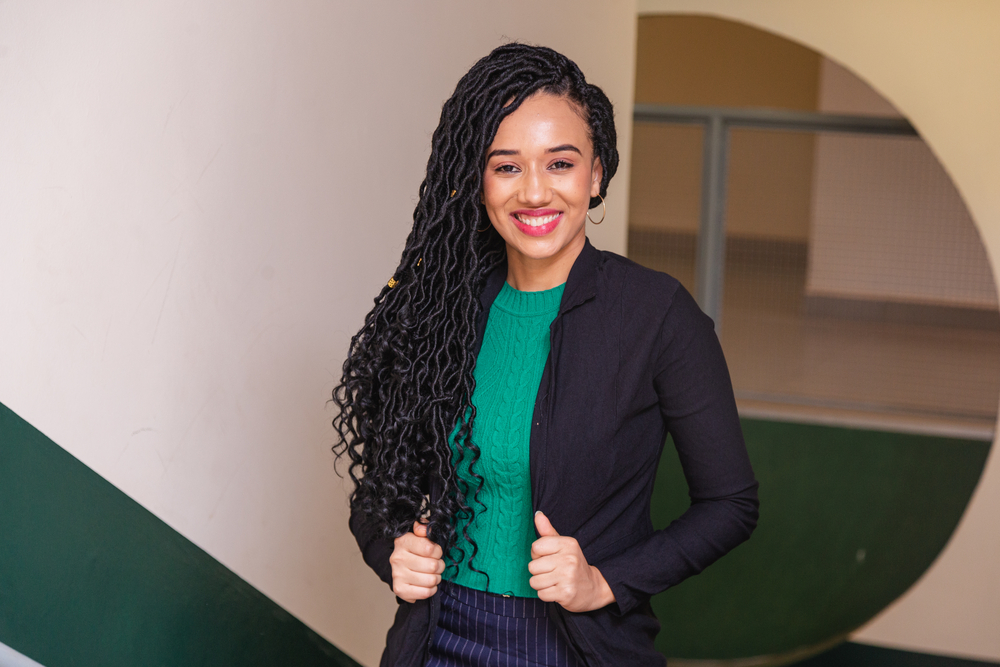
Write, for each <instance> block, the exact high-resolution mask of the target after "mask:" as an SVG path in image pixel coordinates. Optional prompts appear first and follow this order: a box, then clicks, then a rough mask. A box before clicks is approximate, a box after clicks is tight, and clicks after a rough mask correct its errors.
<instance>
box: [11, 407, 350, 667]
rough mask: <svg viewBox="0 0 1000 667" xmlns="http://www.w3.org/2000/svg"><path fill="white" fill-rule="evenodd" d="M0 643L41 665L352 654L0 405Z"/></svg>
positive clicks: (279, 661) (324, 660) (290, 660)
mask: <svg viewBox="0 0 1000 667" xmlns="http://www.w3.org/2000/svg"><path fill="white" fill-rule="evenodd" d="M332 574H333V573H331V576H332ZM330 604H338V602H337V601H336V600H331V601H330ZM339 604H344V602H340V603H339ZM0 642H3V643H5V644H7V645H8V646H10V647H11V648H13V649H15V650H17V651H19V652H21V653H23V654H24V655H26V656H28V657H30V658H32V659H34V660H37V661H38V662H40V663H42V664H43V665H45V667H91V666H92V667H136V666H139V665H142V666H143V667H154V666H160V665H162V666H163V667H177V666H178V665H184V666H185V667H194V666H197V665H205V666H206V667H207V666H213V667H216V666H219V665H224V666H226V667H238V666H242V665H248V666H249V665H296V666H299V665H301V666H306V667H311V666H316V667H320V666H323V667H356V666H357V664H358V663H356V662H355V661H354V660H352V659H350V658H349V657H348V656H347V655H345V654H344V653H343V652H341V651H340V650H338V649H337V648H336V647H335V646H333V645H331V644H330V643H329V642H327V641H326V640H325V639H323V638H322V637H320V636H319V635H317V634H316V633H315V632H313V631H312V630H310V629H309V628H308V627H306V626H305V625H304V624H303V623H302V622H301V621H299V620H298V619H296V618H294V617H293V616H292V615H291V614H289V613H288V612H286V611H285V610H284V609H282V608H281V607H279V606H278V605H277V604H275V603H274V602H273V601H271V600H270V599H268V598H267V597H266V596H264V595H263V594H262V593H260V592H259V591H258V590H257V589H255V588H253V587H252V586H251V585H250V584H248V583H247V582H245V581H244V580H242V579H240V578H239V577H238V576H236V575H235V574H234V573H233V572H231V571H230V570H228V569H227V568H225V567H224V566H223V565H221V564H220V563H219V562H218V561H216V560H215V559H214V558H212V557H211V556H209V555H208V554H207V553H205V552H204V551H202V550H201V549H199V548H198V547H196V546H195V545H194V544H192V543H191V542H190V541H188V540H187V539H185V538H184V537H183V536H181V535H180V534H179V533H177V532H176V531H174V530H173V529H172V528H170V527H169V526H167V525H166V524H165V523H163V522H162V521H160V520H159V519H157V518H156V517H155V516H153V515H152V514H151V513H150V512H148V511H147V510H145V509H144V508H143V507H141V506H140V505H139V504H138V503H136V502H135V501H133V500H132V499H131V498H129V497H128V496H126V495H125V494H124V493H122V492H121V491H119V490H118V489H117V488H115V487H114V486H113V485H112V484H111V483H109V482H108V481H107V480H105V479H103V478H102V477H101V476H100V475H98V474H97V473H95V472H94V471H92V470H91V469H90V468H88V467H86V466H85V465H83V464H82V463H81V462H80V461H78V460H77V459H75V458H73V457H72V456H71V455H70V454H69V453H67V452H66V451H65V450H63V449H62V448H61V447H59V446H58V445H56V444H55V443H53V442H52V441H51V440H49V439H48V438H46V437H45V436H44V435H42V434H41V433H39V432H38V431H37V430H36V429H34V428H33V427H31V426H30V425H29V424H28V423H26V422H25V421H24V420H22V419H20V418H19V417H18V416H17V415H15V414H14V413H13V412H11V411H10V410H9V409H8V408H6V407H5V406H3V405H2V404H0Z"/></svg>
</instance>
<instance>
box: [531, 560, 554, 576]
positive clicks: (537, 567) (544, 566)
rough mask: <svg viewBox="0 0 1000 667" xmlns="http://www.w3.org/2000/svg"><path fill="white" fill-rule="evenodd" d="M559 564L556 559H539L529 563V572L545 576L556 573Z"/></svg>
mask: <svg viewBox="0 0 1000 667" xmlns="http://www.w3.org/2000/svg"><path fill="white" fill-rule="evenodd" d="M557 565H558V563H557V562H556V559H555V558H548V557H546V558H538V559H536V560H533V561H531V562H530V563H528V572H530V573H531V574H544V573H546V572H554V571H555V569H556V567H557Z"/></svg>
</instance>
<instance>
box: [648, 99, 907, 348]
mask: <svg viewBox="0 0 1000 667" xmlns="http://www.w3.org/2000/svg"><path fill="white" fill-rule="evenodd" d="M632 118H633V120H634V121H635V122H636V123H658V124H672V125H677V124H696V125H703V126H704V127H705V132H704V139H703V142H702V146H703V152H704V159H703V163H702V177H701V220H700V223H699V227H698V241H697V256H696V259H695V291H696V293H695V298H696V299H697V301H698V305H699V306H701V309H702V310H704V311H705V313H707V314H708V315H709V317H711V318H712V320H713V321H714V322H715V331H716V333H718V332H719V331H720V330H721V323H722V291H723V282H724V278H725V276H724V271H725V261H726V182H727V179H728V170H729V134H730V130H731V129H732V128H734V127H749V128H757V129H768V130H789V131H793V132H848V133H852V134H878V135H896V136H911V137H918V136H920V135H919V134H918V133H917V130H916V129H915V128H914V127H913V126H912V125H911V124H910V122H909V121H907V120H906V119H905V118H890V117H880V116H856V115H847V114H831V113H823V112H815V111H792V110H787V109H766V108H742V107H713V106H685V105H655V104H636V105H635V107H634V108H633V112H632Z"/></svg>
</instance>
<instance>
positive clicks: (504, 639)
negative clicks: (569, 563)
mask: <svg viewBox="0 0 1000 667" xmlns="http://www.w3.org/2000/svg"><path fill="white" fill-rule="evenodd" d="M438 590H439V592H440V593H441V615H440V616H439V617H438V626H437V630H436V631H435V633H434V638H433V640H432V641H431V646H430V653H429V656H428V659H427V663H426V667H584V664H583V662H582V661H581V660H580V659H579V658H578V657H577V655H576V652H575V651H574V650H573V648H572V647H571V646H570V645H569V643H568V642H567V641H566V638H565V637H564V636H563V635H562V633H561V632H560V631H559V630H558V628H557V627H556V625H555V623H553V622H552V620H551V619H550V618H549V616H548V613H547V611H546V603H545V602H542V601H541V600H539V599H538V598H520V597H503V596H502V595H495V594H492V593H484V592H483V591H477V590H475V589H472V588H467V587H465V586H460V585H458V584H454V583H451V582H447V581H443V582H441V585H440V586H439V588H438Z"/></svg>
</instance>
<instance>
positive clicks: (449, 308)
mask: <svg viewBox="0 0 1000 667" xmlns="http://www.w3.org/2000/svg"><path fill="white" fill-rule="evenodd" d="M538 91H545V92H549V93H552V94H555V95H561V96H565V97H567V98H568V99H569V100H571V101H572V102H573V103H574V105H575V106H576V107H577V108H578V110H579V112H580V114H581V116H582V117H583V118H584V120H585V121H586V122H587V124H588V127H589V128H590V138H591V141H592V143H593V146H594V154H595V156H597V157H598V158H599V159H600V160H601V165H602V166H603V168H604V174H603V178H602V180H601V188H600V193H601V196H604V195H606V194H607V186H608V182H609V181H610V180H611V178H612V176H614V174H615V171H616V170H617V168H618V150H617V147H616V141H617V137H616V133H615V124H614V111H613V108H612V105H611V102H610V101H609V100H608V98H607V96H606V95H605V94H604V93H603V92H602V91H601V89H600V88H598V87H597V86H593V85H590V84H588V83H587V82H586V79H585V78H584V76H583V73H582V72H581V71H580V69H579V67H577V66H576V64H575V63H574V62H573V61H571V60H569V59H568V58H566V57H565V56H563V55H561V54H559V53H557V52H555V51H553V50H552V49H548V48H544V47H537V46H528V45H525V44H517V43H511V44H505V45H503V46H500V47H498V48H496V49H494V50H493V51H492V52H491V53H490V54H489V55H488V56H486V57H485V58H483V59H481V60H480V61H479V62H477V63H476V64H475V65H474V66H473V67H472V69H470V70H469V71H468V72H467V73H466V74H465V76H463V77H462V79H461V80H460V81H459V82H458V86H457V87H456V88H455V92H454V93H453V94H452V96H451V97H450V98H449V99H448V101H446V102H445V103H444V107H443V108H442V111H441V120H440V122H439V123H438V126H437V129H436V130H435V131H434V135H433V137H432V140H431V154H430V158H429V159H428V161H427V174H426V177H425V178H424V181H423V183H421V184H420V190H419V195H420V198H419V202H418V203H417V207H416V209H415V210H414V212H413V228H412V230H411V231H410V234H409V236H408V237H407V239H406V247H405V248H404V249H403V254H402V258H401V259H400V262H399V266H398V267H397V268H396V272H395V274H394V276H393V280H392V281H390V284H389V285H387V286H386V287H383V288H382V291H381V293H380V294H379V295H378V297H376V299H375V307H374V308H372V310H371V312H369V313H368V315H367V316H366V317H365V322H364V326H362V328H361V330H360V331H359V332H358V333H357V335H355V336H354V337H353V338H352V339H351V345H350V349H349V352H348V356H347V360H346V361H345V362H344V367H343V376H342V378H341V380H340V384H339V385H338V386H337V387H336V389H334V391H333V402H334V403H335V404H336V405H337V407H338V408H339V413H338V414H337V416H336V417H335V418H334V420H333V426H334V429H335V430H336V433H337V437H338V440H337V443H336V444H335V445H334V446H333V450H334V452H335V453H336V454H337V456H338V458H340V457H343V456H345V455H346V456H347V458H348V459H349V461H350V465H349V473H350V476H351V479H352V480H353V482H354V484H355V488H354V491H353V493H352V494H351V504H352V508H353V511H354V512H361V513H362V514H363V516H364V517H365V520H366V521H368V522H369V523H370V524H371V525H373V526H374V527H375V528H376V529H377V530H378V531H379V532H380V534H382V535H383V536H386V537H396V536H399V535H402V534H403V533H405V532H407V531H408V530H410V529H411V527H412V525H413V522H414V520H416V519H417V518H418V517H421V516H425V517H426V521H428V523H429V534H430V536H431V538H432V539H433V540H434V541H436V542H437V543H438V544H440V545H442V547H443V548H444V551H445V553H446V554H448V553H452V549H458V551H459V552H460V553H461V554H463V556H464V551H463V550H462V549H461V548H459V547H458V545H457V541H458V540H457V534H456V532H457V531H456V529H455V526H456V525H457V523H458V522H457V519H471V518H472V517H473V514H474V513H473V510H472V508H471V507H470V505H471V504H472V502H473V501H475V499H476V497H477V496H478V494H479V491H480V490H481V489H482V484H483V479H482V477H481V476H479V475H478V474H477V473H475V472H474V468H473V467H470V471H472V476H473V477H474V479H475V482H476V484H477V488H475V489H474V490H473V489H470V488H469V484H467V483H466V482H465V481H464V480H463V479H462V478H461V477H460V476H459V475H457V474H456V472H455V471H456V469H457V467H458V463H459V462H460V461H462V460H464V459H465V458H466V457H470V458H469V461H470V466H474V465H475V463H476V461H477V460H478V458H479V448H478V447H477V446H476V445H475V444H474V443H473V442H472V441H471V439H470V438H469V434H470V433H471V431H472V424H473V421H474V420H475V409H474V408H473V406H472V402H471V399H472V392H473V389H474V386H475V382H474V380H473V369H474V368H475V364H476V359H475V357H474V355H473V353H472V349H473V346H474V344H475V337H476V322H477V318H478V317H479V314H480V310H481V306H480V303H479V294H480V292H481V290H482V289H483V285H484V282H485V278H486V276H487V274H488V273H489V272H490V271H491V270H492V269H494V268H495V267H497V266H498V265H499V264H501V263H502V262H503V261H504V259H505V255H506V248H505V246H504V242H503V239H502V238H500V236H499V235H498V234H496V233H495V232H493V231H492V229H491V231H489V232H484V233H480V232H477V229H482V228H484V227H486V226H488V225H489V220H488V217H487V214H486V209H485V207H484V206H483V204H482V203H481V199H480V196H481V193H482V173H483V169H484V165H485V159H486V150H487V148H488V147H489V145H490V144H491V143H492V142H493V138H494V136H495V135H496V132H497V128H498V127H499V126H500V122H501V121H502V120H503V119H504V118H505V117H506V116H507V115H509V114H510V113H512V112H513V111H515V110H516V109H517V108H518V107H519V106H520V105H521V103H522V102H524V100H525V99H527V98H528V97H530V96H531V95H533V94H534V93H536V92H538ZM598 203H599V200H598V199H597V198H596V197H594V198H592V199H591V208H593V207H594V206H596V205H597V204H598ZM390 285H391V286H390ZM456 429H457V431H458V433H457V435H456V436H455V447H456V449H457V453H456V454H455V455H453V452H452V449H451V447H450V445H449V436H450V435H451V434H452V433H453V432H455V431H456ZM432 487H433V488H435V489H438V490H440V493H439V494H437V495H436V496H435V498H434V499H433V501H430V500H428V499H427V495H426V494H427V493H428V491H429V489H430V488H432ZM464 538H465V541H466V542H468V543H469V544H470V545H471V547H472V557H474V556H475V553H476V550H477V548H476V545H475V543H474V541H472V539H471V538H470V537H469V536H468V534H467V533H466V534H465V535H464ZM473 569H475V568H474V567H473ZM477 571H478V570H477Z"/></svg>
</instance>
